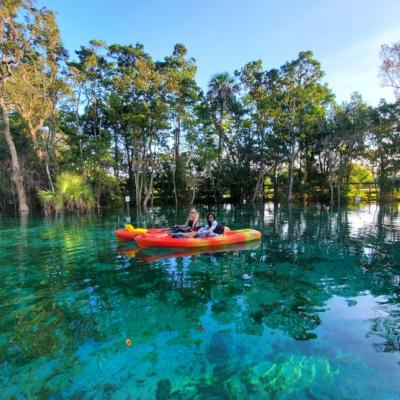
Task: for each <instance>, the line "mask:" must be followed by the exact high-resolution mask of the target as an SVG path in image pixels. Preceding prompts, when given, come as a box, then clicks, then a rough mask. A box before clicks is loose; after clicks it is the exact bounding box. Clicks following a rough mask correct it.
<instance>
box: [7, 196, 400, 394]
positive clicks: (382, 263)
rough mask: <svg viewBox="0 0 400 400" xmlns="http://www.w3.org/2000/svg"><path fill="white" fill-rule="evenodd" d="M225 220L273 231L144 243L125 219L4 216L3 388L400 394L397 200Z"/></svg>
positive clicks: (231, 214)
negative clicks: (167, 244) (131, 239)
mask: <svg viewBox="0 0 400 400" xmlns="http://www.w3.org/2000/svg"><path fill="white" fill-rule="evenodd" d="M205 211H206V208H204V209H202V210H201V213H202V215H204V213H205ZM186 214H187V210H179V212H178V213H177V214H176V213H175V210H174V209H163V208H154V209H152V210H151V211H150V212H149V213H143V214H132V215H131V217H132V223H133V224H134V225H135V226H147V227H150V226H171V225H173V224H175V223H176V222H180V221H184V220H185V217H186ZM217 216H218V217H219V219H220V220H223V221H225V222H226V223H227V224H228V225H229V226H230V227H231V228H232V229H238V228H245V227H251V228H255V229H259V230H261V231H262V232H263V238H262V241H261V242H259V241H258V242H252V243H247V244H242V245H231V246H223V247H221V248H209V249H146V250H140V249H138V248H137V247H136V246H135V244H134V243H126V244H120V243H118V241H117V240H116V239H115V237H114V234H113V230H114V229H115V228H116V227H118V226H122V224H123V221H124V217H123V216H122V215H108V216H103V217H95V216H89V217H64V218H60V219H41V218H30V219H28V220H26V221H20V220H19V219H13V218H6V217H0V266H1V267H0V369H1V374H0V384H1V387H2V390H1V393H0V398H4V399H14V398H15V399H30V398H46V399H47V398H48V399H56V398H75V399H93V398H112V399H246V400H247V399H268V398H271V399H398V398H400V379H399V378H400V330H399V326H400V301H399V293H400V292H399V285H400V263H399V260H400V244H399V238H400V214H399V208H398V207H397V206H387V207H386V208H382V207H378V206H376V205H367V206H361V207H357V208H356V207H354V208H349V209H347V210H341V211H340V212H338V211H329V209H328V208H326V207H324V206H321V207H311V208H304V209H300V208H296V207H290V208H288V207H287V206H284V205H274V204H266V205H265V207H261V206H257V207H255V208H253V207H249V206H247V207H237V206H234V205H225V206H223V207H221V208H220V209H219V210H217ZM127 339H129V340H127Z"/></svg>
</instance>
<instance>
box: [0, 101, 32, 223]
mask: <svg viewBox="0 0 400 400" xmlns="http://www.w3.org/2000/svg"><path fill="white" fill-rule="evenodd" d="M0 108H1V113H2V122H3V132H4V136H5V139H6V142H7V145H8V148H9V150H10V154H11V162H12V172H11V177H12V180H13V182H14V184H15V188H16V190H17V194H18V204H19V213H20V215H27V214H29V207H28V201H27V198H26V195H25V189H24V178H23V176H22V173H21V168H20V166H19V160H18V154H17V150H16V148H15V144H14V141H13V139H12V137H11V132H10V121H9V118H8V110H7V107H6V105H5V103H4V100H3V99H0Z"/></svg>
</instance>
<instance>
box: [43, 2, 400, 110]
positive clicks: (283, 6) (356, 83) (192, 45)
mask: <svg viewBox="0 0 400 400" xmlns="http://www.w3.org/2000/svg"><path fill="white" fill-rule="evenodd" d="M39 4H40V5H44V6H47V7H49V8H51V9H53V10H55V11H56V13H57V19H58V23H59V26H60V29H61V34H62V38H63V42H64V44H65V46H66V47H67V49H68V50H69V51H70V53H71V55H72V54H73V52H74V50H76V49H78V48H79V46H80V45H84V44H87V43H88V41H89V40H91V39H101V40H104V41H106V42H107V43H108V44H112V43H122V44H127V43H132V44H135V43H137V42H140V43H142V44H143V45H144V46H145V49H146V51H147V52H148V53H149V54H150V55H151V56H152V57H153V58H154V59H158V60H159V59H162V58H164V57H165V56H166V55H169V54H170V53H171V52H172V49H173V47H174V45H175V43H183V44H184V45H185V46H186V47H187V48H188V51H189V55H190V56H192V57H194V58H195V59H196V61H197V66H198V72H197V82H198V83H199V85H200V86H201V87H202V88H205V87H206V86H207V83H208V81H209V79H210V78H211V76H212V75H213V74H214V73H217V72H224V71H228V72H230V73H233V71H234V70H235V69H240V68H241V67H243V66H244V65H245V64H246V63H247V62H250V61H253V60H256V59H261V60H262V61H263V63H264V68H265V69H270V68H277V67H279V66H281V65H282V64H284V63H285V62H286V61H289V60H292V59H295V58H296V56H297V55H298V53H299V52H300V51H303V50H311V51H313V52H314V55H315V57H316V58H317V59H318V60H319V61H320V62H321V64H322V69H323V70H324V71H325V73H326V75H325V78H324V79H325V81H326V82H328V84H329V86H330V87H331V88H332V90H333V92H334V93H335V94H336V96H337V100H338V101H339V102H341V101H344V100H348V99H349V96H350V94H351V93H352V92H354V91H356V90H357V91H359V92H360V93H361V94H362V96H363V98H364V99H365V100H366V101H367V102H368V103H370V104H372V105H376V104H377V103H378V101H379V99H380V98H382V97H384V98H386V99H387V100H388V101H393V98H394V97H393V94H392V90H391V89H389V88H382V87H381V86H380V81H379V78H378V67H379V64H380V60H379V48H380V46H381V45H382V44H383V43H387V44H391V43H393V42H395V41H399V40H400V23H399V21H400V0H347V1H345V0H336V1H331V0H330V1H328V0H292V1H289V0H275V1H272V0H247V1H243V0H230V1H229V0H213V1H212V0H192V1H189V0H186V1H184V0H165V1H161V0H158V1H155V0H147V1H143V0H142V1H141V0H115V1H114V3H112V2H110V1H109V0H108V1H106V0H39Z"/></svg>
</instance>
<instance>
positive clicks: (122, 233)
mask: <svg viewBox="0 0 400 400" xmlns="http://www.w3.org/2000/svg"><path fill="white" fill-rule="evenodd" d="M114 233H115V235H116V236H117V238H118V239H119V240H121V241H122V242H127V241H130V240H135V237H136V236H138V235H144V234H151V235H157V234H165V233H166V232H165V229H157V228H150V229H145V228H136V229H133V230H132V229H131V230H129V229H116V230H115V231H114Z"/></svg>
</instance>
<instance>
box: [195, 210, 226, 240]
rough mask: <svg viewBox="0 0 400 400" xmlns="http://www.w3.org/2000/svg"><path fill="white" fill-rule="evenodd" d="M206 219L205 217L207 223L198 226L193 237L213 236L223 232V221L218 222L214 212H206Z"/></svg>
mask: <svg viewBox="0 0 400 400" xmlns="http://www.w3.org/2000/svg"><path fill="white" fill-rule="evenodd" d="M206 219H207V225H206V226H203V227H202V228H200V229H199V230H198V232H197V233H196V234H195V235H194V236H193V237H195V238H204V237H213V236H219V235H222V234H223V233H224V228H225V223H223V222H222V223H218V221H217V220H216V218H215V214H214V213H212V212H209V213H207V216H206Z"/></svg>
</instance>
